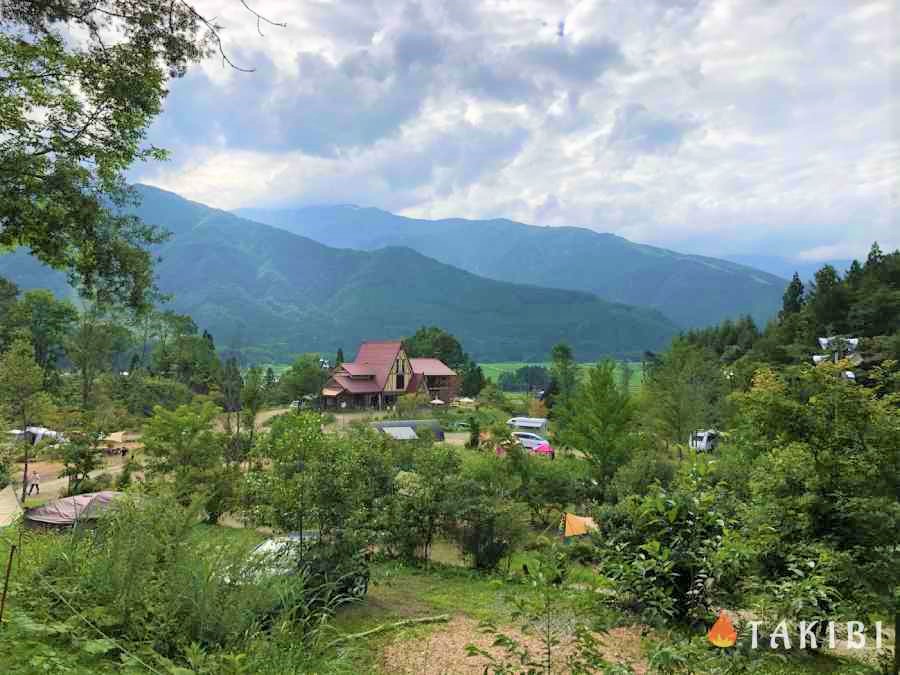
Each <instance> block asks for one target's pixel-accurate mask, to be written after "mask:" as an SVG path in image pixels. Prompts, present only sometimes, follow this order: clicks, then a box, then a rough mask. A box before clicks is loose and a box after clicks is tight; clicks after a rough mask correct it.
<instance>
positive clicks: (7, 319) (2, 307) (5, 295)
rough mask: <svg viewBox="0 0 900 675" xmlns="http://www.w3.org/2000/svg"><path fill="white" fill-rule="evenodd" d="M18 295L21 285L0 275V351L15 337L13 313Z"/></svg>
mask: <svg viewBox="0 0 900 675" xmlns="http://www.w3.org/2000/svg"><path fill="white" fill-rule="evenodd" d="M18 297H19V287H18V286H16V285H15V284H14V283H13V282H11V281H9V280H8V279H5V278H3V277H0V352H3V351H4V350H5V349H6V345H7V344H8V343H9V342H11V341H12V339H13V329H14V322H13V320H12V314H11V313H12V310H13V308H14V307H15V306H16V299H17V298H18Z"/></svg>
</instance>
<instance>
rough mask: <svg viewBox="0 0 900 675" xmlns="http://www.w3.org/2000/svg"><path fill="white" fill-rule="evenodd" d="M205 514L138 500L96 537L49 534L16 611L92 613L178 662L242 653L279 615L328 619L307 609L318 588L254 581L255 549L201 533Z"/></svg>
mask: <svg viewBox="0 0 900 675" xmlns="http://www.w3.org/2000/svg"><path fill="white" fill-rule="evenodd" d="M201 512H202V509H201V507H200V505H199V504H196V503H195V504H194V505H192V506H190V507H183V506H181V505H180V504H179V503H178V501H177V500H176V499H174V498H173V497H172V496H168V495H157V496H149V495H140V496H138V495H135V496H132V497H128V498H123V499H121V500H119V501H117V503H116V505H115V506H114V507H113V508H112V509H111V510H110V511H109V512H108V514H106V515H104V517H102V518H101V519H100V522H99V524H98V526H97V528H96V530H95V531H83V532H82V533H81V534H66V535H49V534H47V535H42V537H43V539H44V546H43V550H41V551H40V553H39V554H38V555H33V554H32V564H31V566H30V567H29V568H28V569H27V570H26V571H25V574H24V579H23V582H22V587H24V588H26V589H28V591H27V593H24V594H23V595H22V596H21V597H19V598H17V603H18V605H19V606H21V607H23V608H24V609H25V610H27V611H28V612H29V614H31V615H33V616H36V617H39V618H41V619H44V620H49V621H62V620H64V619H68V618H69V617H70V615H71V611H70V610H69V606H71V607H81V608H90V609H89V610H85V611H87V614H88V615H89V617H90V619H91V621H92V622H94V623H95V624H97V625H101V626H103V630H104V632H105V633H106V634H107V635H109V636H110V637H112V638H114V639H117V640H120V641H125V642H131V643H139V644H141V645H143V646H150V647H152V649H153V651H155V652H156V653H157V654H159V655H162V656H164V657H166V658H168V659H175V660H176V661H184V660H185V659H186V657H187V655H188V654H189V653H190V652H191V650H195V649H198V648H199V649H221V648H223V647H228V648H230V649H239V648H240V646H241V645H242V644H245V642H246V641H247V640H248V639H250V638H252V637H253V636H254V635H255V634H257V633H258V632H259V630H260V629H261V628H262V627H263V626H264V625H266V624H267V623H268V622H269V620H270V619H271V617H273V616H278V617H280V619H281V621H283V622H288V623H289V624H290V625H294V626H298V625H300V626H314V625H317V623H320V621H321V618H322V616H324V615H327V613H328V612H329V611H330V606H329V605H328V603H325V604H324V605H323V604H317V605H315V606H313V604H312V603H310V602H309V598H310V593H311V590H312V587H313V586H318V584H317V583H315V580H313V579H311V578H308V577H306V576H305V575H303V574H295V575H286V576H285V575H281V576H274V575H259V574H258V573H254V570H256V569H257V568H258V564H259V563H258V561H255V560H253V559H248V557H247V552H248V550H247V549H248V545H247V544H236V543H230V542H225V541H224V540H222V539H221V538H219V539H216V540H210V539H209V538H208V537H206V536H203V535H204V534H205V533H206V532H207V530H206V528H202V529H201V530H199V531H198V527H201V526H198V525H197V521H198V518H199V515H200V513H201ZM29 550H31V549H29ZM50 588H52V589H54V590H53V591H50V590H49V589H50ZM60 598H64V599H65V601H66V603H67V604H60ZM195 646H196V647H195Z"/></svg>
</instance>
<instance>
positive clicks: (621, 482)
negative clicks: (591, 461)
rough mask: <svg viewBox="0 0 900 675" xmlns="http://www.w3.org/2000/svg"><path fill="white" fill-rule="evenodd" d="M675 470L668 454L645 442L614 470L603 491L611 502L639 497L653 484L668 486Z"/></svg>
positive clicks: (675, 466)
mask: <svg viewBox="0 0 900 675" xmlns="http://www.w3.org/2000/svg"><path fill="white" fill-rule="evenodd" d="M676 468H677V464H676V463H675V462H674V461H673V460H672V458H671V457H670V456H669V454H668V453H666V452H665V451H662V450H659V449H657V448H656V447H655V446H654V445H653V444H652V442H645V443H643V444H642V445H639V446H638V447H637V448H636V450H635V452H634V454H633V455H632V456H631V457H630V458H629V459H628V461H626V462H625V463H624V464H623V465H622V466H620V467H619V468H618V469H617V470H616V473H615V474H614V475H613V477H612V479H611V480H610V482H609V484H608V485H607V487H606V489H605V493H606V496H607V498H609V499H611V500H613V501H624V500H625V499H626V498H627V497H629V496H631V495H637V496H639V497H641V496H643V495H646V494H647V493H648V492H649V491H650V489H651V486H653V485H654V484H659V485H661V486H663V487H666V486H668V485H669V483H671V482H672V478H673V477H674V476H675V470H676Z"/></svg>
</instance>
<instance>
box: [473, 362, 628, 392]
mask: <svg viewBox="0 0 900 675" xmlns="http://www.w3.org/2000/svg"><path fill="white" fill-rule="evenodd" d="M478 365H479V366H481V372H483V373H484V376H485V377H486V378H488V379H489V380H492V381H494V382H497V380H498V379H499V378H500V375H502V374H503V373H513V372H515V371H516V370H518V369H519V368H523V367H525V366H542V367H543V368H549V367H550V362H549V361H544V362H540V363H526V362H524V361H501V362H495V363H479V364H478ZM578 365H579V367H580V368H581V372H584V370H585V368H587V367H589V366H592V365H594V363H593V362H584V363H579V364H578ZM616 366H617V368H618V370H619V371H621V369H622V362H621V361H620V362H617V364H616ZM628 367H629V368H630V369H631V377H630V378H629V383H628V388H629V389H630V390H631V391H632V392H633V393H636V392H638V391H640V388H641V372H642V371H641V368H642V364H641V363H640V362H636V363H629V364H628Z"/></svg>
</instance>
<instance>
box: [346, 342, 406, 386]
mask: <svg viewBox="0 0 900 675" xmlns="http://www.w3.org/2000/svg"><path fill="white" fill-rule="evenodd" d="M402 346H403V343H402V342H400V340H374V341H371V342H363V343H362V344H361V345H360V346H359V351H358V352H357V354H356V359H354V360H353V361H349V362H347V363H342V364H341V367H340V368H339V369H338V370H337V371H336V372H335V374H334V375H333V376H332V378H331V381H332V382H333V383H334V384H336V385H337V386H339V387H342V388H343V389H345V390H346V391H348V392H350V393H351V394H377V393H378V392H380V391H384V386H385V384H387V376H388V373H390V372H391V366H393V365H394V361H395V360H396V358H397V353H398V352H399V351H400V348H401V347H402ZM350 375H372V376H373V377H372V379H371V380H354V379H352V378H350V377H349V376H350Z"/></svg>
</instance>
